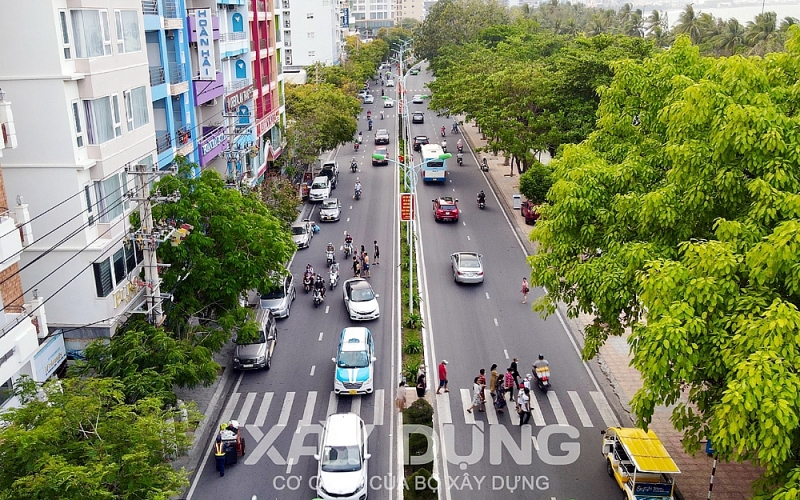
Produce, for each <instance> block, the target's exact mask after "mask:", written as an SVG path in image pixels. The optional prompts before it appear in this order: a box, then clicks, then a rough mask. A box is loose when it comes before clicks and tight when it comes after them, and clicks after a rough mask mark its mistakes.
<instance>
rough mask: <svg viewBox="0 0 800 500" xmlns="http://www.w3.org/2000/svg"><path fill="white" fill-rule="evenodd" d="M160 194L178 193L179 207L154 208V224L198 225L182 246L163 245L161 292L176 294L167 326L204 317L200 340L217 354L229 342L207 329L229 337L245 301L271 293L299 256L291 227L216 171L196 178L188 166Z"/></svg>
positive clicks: (162, 186)
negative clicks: (275, 278) (273, 277)
mask: <svg viewBox="0 0 800 500" xmlns="http://www.w3.org/2000/svg"><path fill="white" fill-rule="evenodd" d="M156 192H157V193H158V194H160V195H164V196H166V195H171V194H173V193H176V192H177V193H179V194H180V199H179V200H178V201H176V202H174V203H162V204H159V205H156V206H155V207H154V208H153V217H154V219H155V220H156V221H159V222H162V223H174V224H176V225H178V226H180V225H182V224H189V225H191V226H193V227H194V229H192V231H191V232H190V233H189V235H188V236H187V237H186V239H185V241H183V242H182V243H181V244H180V245H177V246H172V245H169V244H163V245H161V246H159V247H158V257H159V259H160V260H161V261H162V262H164V263H166V264H169V265H170V267H168V268H166V269H164V271H163V273H162V274H161V277H162V280H163V281H162V290H163V291H165V292H169V293H172V294H173V296H174V301H173V302H171V303H168V304H167V307H165V312H166V314H167V318H168V322H169V323H168V324H169V326H170V329H171V330H173V331H180V330H181V328H183V325H186V324H187V322H188V320H189V318H192V317H197V318H200V319H201V321H202V323H203V324H202V325H201V328H200V331H199V332H196V337H197V338H198V339H201V340H202V343H203V345H205V346H207V347H209V348H211V349H212V350H216V349H218V348H219V347H220V346H221V345H222V343H223V342H224V341H225V340H227V338H228V337H226V336H225V335H222V336H220V335H211V332H209V331H208V329H207V328H208V326H209V325H219V326H223V327H224V331H223V332H222V333H225V332H227V334H229V333H230V330H231V328H232V327H233V325H234V324H236V323H237V322H240V321H243V320H244V319H245V315H244V313H243V312H242V311H240V309H241V305H240V298H241V297H242V295H243V294H244V293H245V292H247V291H248V290H253V289H256V290H264V289H266V287H267V286H268V285H269V284H270V277H269V276H270V273H272V272H280V271H281V270H283V269H284V265H285V263H286V262H288V260H289V258H290V257H291V256H292V253H293V252H294V251H295V245H294V244H293V243H292V238H291V234H290V231H289V228H288V227H286V224H285V223H284V222H283V221H282V220H280V219H279V218H278V217H277V216H276V215H274V214H273V212H272V211H271V210H270V208H269V207H268V206H267V205H265V204H264V203H263V202H262V201H261V200H260V199H259V198H258V195H257V194H256V193H248V194H242V193H240V192H239V191H237V190H235V189H229V188H228V187H226V185H225V181H224V180H223V179H222V178H221V177H220V176H219V174H217V173H216V172H214V171H212V170H203V171H202V173H201V174H200V176H198V177H194V176H192V175H191V172H190V170H189V168H188V165H183V166H182V167H181V168H180V170H179V172H178V174H177V175H173V176H168V177H165V178H164V179H162V180H161V181H160V182H159V183H158V184H157V185H156ZM207 320H213V321H214V323H213V324H212V323H208V322H207Z"/></svg>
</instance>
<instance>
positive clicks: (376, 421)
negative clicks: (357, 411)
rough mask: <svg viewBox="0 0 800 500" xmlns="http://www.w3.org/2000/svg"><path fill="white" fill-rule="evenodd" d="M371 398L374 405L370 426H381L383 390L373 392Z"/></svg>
mask: <svg viewBox="0 0 800 500" xmlns="http://www.w3.org/2000/svg"><path fill="white" fill-rule="evenodd" d="M373 397H374V398H375V400H374V401H373V403H374V404H375V416H374V418H373V419H372V425H383V412H384V408H383V389H378V390H377V391H375V394H374V396H373Z"/></svg>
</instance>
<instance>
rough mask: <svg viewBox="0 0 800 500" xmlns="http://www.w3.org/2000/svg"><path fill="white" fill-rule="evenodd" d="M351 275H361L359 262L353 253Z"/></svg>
mask: <svg viewBox="0 0 800 500" xmlns="http://www.w3.org/2000/svg"><path fill="white" fill-rule="evenodd" d="M353 276H355V277H359V276H361V263H360V262H358V257H356V256H355V255H353Z"/></svg>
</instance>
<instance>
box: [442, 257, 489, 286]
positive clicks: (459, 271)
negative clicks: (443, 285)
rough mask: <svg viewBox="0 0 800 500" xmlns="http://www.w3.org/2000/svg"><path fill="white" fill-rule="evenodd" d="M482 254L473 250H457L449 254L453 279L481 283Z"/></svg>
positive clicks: (458, 281)
mask: <svg viewBox="0 0 800 500" xmlns="http://www.w3.org/2000/svg"><path fill="white" fill-rule="evenodd" d="M482 258H483V256H482V255H480V254H477V253H475V252H457V253H454V254H453V255H451V256H450V265H451V267H452V268H453V281H455V282H456V283H483V263H482V262H481V259H482Z"/></svg>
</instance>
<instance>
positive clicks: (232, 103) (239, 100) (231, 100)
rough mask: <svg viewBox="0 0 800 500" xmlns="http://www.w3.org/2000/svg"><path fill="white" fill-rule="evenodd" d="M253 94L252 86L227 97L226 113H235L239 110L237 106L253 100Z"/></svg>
mask: <svg viewBox="0 0 800 500" xmlns="http://www.w3.org/2000/svg"><path fill="white" fill-rule="evenodd" d="M253 92H254V90H253V86H252V85H250V86H248V87H245V88H243V89H241V90H237V91H236V92H234V93H233V94H230V95H228V96H227V97H226V98H225V110H226V111H227V112H228V113H235V112H237V111H238V110H239V106H241V105H242V104H244V103H245V102H247V101H249V100H250V99H252V98H253Z"/></svg>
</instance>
